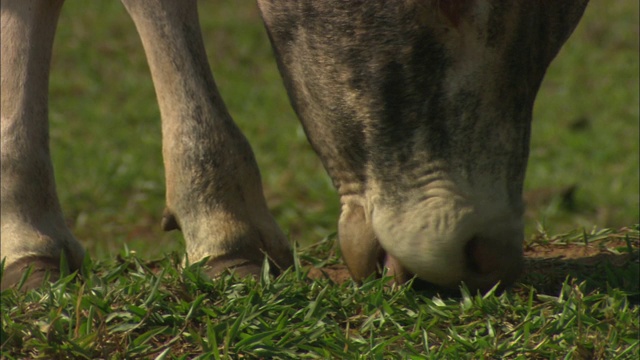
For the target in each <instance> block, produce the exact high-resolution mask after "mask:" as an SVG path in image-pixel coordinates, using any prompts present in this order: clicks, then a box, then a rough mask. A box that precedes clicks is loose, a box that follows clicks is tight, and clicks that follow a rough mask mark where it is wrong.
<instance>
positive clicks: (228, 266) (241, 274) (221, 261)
mask: <svg viewBox="0 0 640 360" xmlns="http://www.w3.org/2000/svg"><path fill="white" fill-rule="evenodd" d="M203 271H204V274H205V275H207V276H208V277H210V278H211V279H216V278H219V277H220V276H223V275H225V274H229V273H230V274H232V275H234V276H236V277H238V278H246V277H250V276H251V277H254V278H258V277H259V276H260V274H261V273H262V264H259V263H256V262H255V261H251V260H247V259H241V258H231V257H217V258H214V259H209V260H207V262H206V264H205V265H204V267H203ZM274 275H277V274H274Z"/></svg>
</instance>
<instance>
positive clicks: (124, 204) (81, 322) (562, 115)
mask: <svg viewBox="0 0 640 360" xmlns="http://www.w3.org/2000/svg"><path fill="white" fill-rule="evenodd" d="M200 5H201V9H200V15H201V18H202V28H203V32H204V36H205V42H206V44H207V51H208V54H209V58H210V61H211V64H212V68H213V71H214V75H215V76H216V81H217V83H218V86H219V88H220V89H221V92H222V95H223V97H224V99H225V101H226V103H227V105H228V107H229V110H230V112H231V114H232V115H233V116H234V119H235V120H236V122H237V123H238V125H239V126H240V127H241V128H242V130H243V131H244V132H245V134H246V136H247V137H248V138H249V140H250V142H251V144H252V146H253V148H254V151H255V153H256V157H257V160H258V163H259V165H260V168H261V171H262V176H263V182H264V186H265V191H266V196H267V201H268V203H269V205H270V207H271V209H272V211H273V213H274V215H275V216H276V218H277V220H278V222H279V224H280V225H281V226H282V227H283V229H284V230H285V232H287V233H288V234H289V237H290V239H291V241H292V242H296V243H298V244H303V245H304V247H305V250H300V251H299V253H298V264H299V266H298V267H297V268H296V269H295V270H291V271H290V272H288V273H286V274H284V275H283V276H281V277H279V278H277V279H271V278H269V277H263V278H261V279H258V280H250V279H247V280H244V281H237V280H232V279H231V278H230V277H227V278H223V279H220V280H218V281H210V280H207V279H204V278H201V277H200V276H199V275H198V272H197V269H196V268H187V269H185V270H184V271H182V270H181V268H180V266H179V265H178V263H179V261H178V259H179V258H180V256H181V255H180V254H181V251H182V247H183V244H182V238H181V235H180V234H179V233H177V232H173V233H162V232H161V231H160V227H159V222H160V217H161V211H162V209H163V207H164V199H163V196H164V179H163V169H162V160H161V150H160V149H161V142H160V121H159V112H158V108H157V105H156V101H155V94H154V91H153V86H152V83H151V78H150V75H149V72H148V68H147V65H146V61H145V59H144V54H143V52H142V48H141V46H140V42H139V40H138V38H137V35H136V34H135V30H134V27H133V24H132V23H131V21H130V20H129V19H128V17H127V16H126V13H125V11H124V9H123V8H122V6H121V5H120V4H119V3H118V2H115V1H109V2H107V1H92V2H85V1H77V0H75V1H74V0H69V1H68V2H67V4H66V5H65V8H64V9H63V13H62V18H61V24H62V26H60V28H59V30H58V34H57V37H56V44H55V49H54V59H53V73H52V78H51V86H50V92H51V95H50V105H51V106H50V118H51V143H52V156H53V158H54V164H55V168H56V179H57V183H58V189H59V194H60V199H61V202H62V206H63V209H64V211H65V215H66V218H67V220H68V223H69V225H70V226H71V228H72V230H73V231H74V233H75V234H76V235H77V237H78V238H79V239H80V240H81V242H82V243H83V244H84V246H85V247H86V248H87V251H88V254H89V255H90V258H88V259H87V264H86V266H85V273H84V275H83V281H82V282H76V281H71V277H69V278H64V279H62V280H61V281H59V282H57V283H55V284H53V285H51V286H45V287H43V288H42V289H40V290H38V291H33V292H30V293H27V294H21V293H18V292H14V291H6V292H3V293H2V304H1V310H2V333H1V334H0V335H1V338H2V340H1V344H2V355H1V356H2V358H7V359H12V358H15V359H22V358H45V359H55V358H88V359H96V358H108V359H118V358H127V359H130V358H159V359H162V358H166V359H170V358H194V357H195V356H197V355H200V356H201V357H200V358H225V357H231V358H241V357H243V358H296V359H297V358H345V359H350V358H353V359H358V358H376V359H377V358H414V359H421V358H512V359H525V358H527V359H551V358H573V359H614V358H622V359H637V358H638V357H639V356H640V354H639V352H640V350H639V346H640V345H639V315H640V314H639V310H638V309H639V307H638V305H639V303H640V301H639V289H638V281H639V276H638V273H639V271H640V269H639V264H638V245H639V241H640V240H639V238H640V235H639V228H638V226H637V225H636V224H638V223H639V222H640V221H639V218H640V210H639V208H640V205H639V201H640V195H639V189H638V188H639V184H640V180H639V176H640V175H639V162H640V160H639V152H640V149H639V145H638V143H639V141H638V139H639V137H640V134H639V124H638V118H639V88H638V86H639V85H638V82H639V81H638V80H639V66H638V38H639V36H638V35H639V34H638V31H639V26H638V25H639V20H638V14H639V4H638V2H635V1H611V2H605V1H592V3H591V4H590V5H589V8H588V9H587V13H586V14H585V17H584V19H583V21H582V23H581V24H580V25H579V27H578V29H577V30H576V32H575V34H574V35H573V36H572V38H571V39H570V40H569V42H568V44H567V45H566V46H565V48H564V49H563V50H562V51H561V53H560V54H559V56H558V58H557V59H556V60H555V61H554V63H553V64H552V66H551V68H550V69H549V71H548V75H547V78H546V80H545V82H544V84H543V86H542V89H541V91H540V95H539V97H538V100H537V102H536V107H535V112H534V119H535V120H534V123H533V133H532V147H531V157H530V161H529V169H528V176H527V181H526V184H525V187H526V194H525V197H526V200H527V202H528V204H529V208H528V211H527V214H526V220H527V224H528V225H527V226H528V227H527V235H526V244H527V247H526V249H527V250H526V254H527V256H528V260H527V267H526V271H525V274H524V276H523V277H522V278H521V279H520V281H519V283H518V284H517V285H516V286H515V287H514V288H513V289H512V290H510V291H508V292H506V293H504V294H494V293H491V292H490V293H488V294H483V295H479V294H469V293H468V292H467V291H465V290H464V289H463V290H462V292H461V294H438V293H437V292H436V291H435V290H434V289H418V288H415V287H410V286H402V287H397V288H389V287H386V286H385V282H384V281H383V280H380V279H371V280H370V281H366V282H365V283H363V284H361V285H356V284H353V283H352V282H351V281H345V276H344V267H343V266H342V265H341V262H340V260H339V257H338V254H337V253H335V250H334V249H335V247H334V246H333V236H334V235H332V234H334V233H335V229H336V219H337V216H338V211H339V207H338V199H337V196H336V194H335V191H334V190H333V188H332V186H331V183H330V181H329V179H328V177H327V176H326V174H325V172H324V170H323V169H322V166H321V165H320V162H319V160H318V159H317V158H316V156H315V155H314V154H313V152H312V151H311V149H310V147H309V145H308V143H307V141H306V139H305V137H304V134H303V132H302V129H301V127H300V125H299V124H298V122H297V120H296V118H295V115H294V114H293V112H292V110H291V108H290V106H289V104H288V100H287V98H286V94H285V92H284V89H283V87H282V85H281V80H280V78H279V75H278V73H277V69H276V66H275V63H274V61H273V59H272V55H271V49H270V47H269V44H268V41H267V39H266V36H265V34H264V30H263V29H262V24H261V22H260V20H259V17H258V14H257V11H256V8H255V4H254V3H253V2H238V1H232V0H224V1H223V0H221V1H215V2H213V1H200ZM607 229H613V230H607ZM323 239H324V240H323ZM313 244H315V245H313ZM123 249H125V250H123ZM92 259H93V260H92ZM324 274H326V275H324ZM309 275H311V278H312V279H310V278H309Z"/></svg>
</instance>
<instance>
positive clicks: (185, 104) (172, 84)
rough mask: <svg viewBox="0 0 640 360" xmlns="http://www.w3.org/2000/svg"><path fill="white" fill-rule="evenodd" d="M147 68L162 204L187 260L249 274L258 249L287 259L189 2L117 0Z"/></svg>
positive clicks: (256, 266)
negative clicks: (157, 131)
mask: <svg viewBox="0 0 640 360" xmlns="http://www.w3.org/2000/svg"><path fill="white" fill-rule="evenodd" d="M123 3H124V5H125V7H126V8H127V11H128V12H129V14H130V15H131V18H132V19H133V21H134V22H135V25H136V28H137V29H138V33H139V34H140V38H141V40H142V43H143V45H144V49H145V52H146V55H147V60H148V62H149V66H150V68H151V74H152V77H153V82H154V85H155V88H156V94H157V97H158V102H159V105H160V112H161V115H162V134H163V135H162V136H163V157H164V166H165V172H166V185H167V193H166V196H167V209H166V210H165V214H164V219H163V226H164V228H165V229H166V230H171V229H174V228H175V229H181V230H182V232H183V234H184V237H185V242H186V248H187V249H186V250H187V256H188V259H189V261H190V262H195V261H199V260H200V259H202V258H204V257H210V260H209V261H208V265H209V274H210V275H212V276H215V275H216V274H218V273H220V272H222V271H224V270H225V269H233V270H234V271H235V272H236V273H237V274H241V275H243V274H257V273H258V272H259V271H260V266H261V264H262V262H263V260H264V257H265V255H267V256H269V258H270V259H271V260H272V262H273V263H274V264H275V265H276V267H278V268H284V267H288V266H289V265H290V264H291V261H292V258H291V253H290V248H289V245H288V242H287V240H286V237H285V236H284V234H283V233H282V231H281V230H280V229H279V227H278V225H277V224H276V222H275V220H274V219H273V217H272V216H271V214H270V213H269V210H268V208H267V205H266V201H265V199H264V195H263V193H262V185H261V179H260V173H259V171H258V167H257V164H256V161H255V158H254V155H253V152H252V150H251V147H250V146H249V144H248V142H247V140H246V139H245V137H244V135H243V134H242V133H241V132H240V130H239V129H238V128H237V127H236V125H235V124H234V122H233V120H232V119H231V117H230V115H229V113H228V112H227V109H226V107H225V104H224V102H223V100H222V98H221V97H220V94H219V93H218V90H217V88H216V84H215V82H214V79H213V76H212V74H211V71H210V69H209V64H208V61H207V57H206V54H205V49H204V44H203V41H202V37H201V32H200V26H199V23H198V14H197V8H196V1H195V0H190V1H163V0H149V1H139V0H123Z"/></svg>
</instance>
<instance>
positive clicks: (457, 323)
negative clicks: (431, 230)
mask: <svg viewBox="0 0 640 360" xmlns="http://www.w3.org/2000/svg"><path fill="white" fill-rule="evenodd" d="M638 230H639V229H638V228H636V229H633V230H632V229H628V230H626V231H624V232H611V231H600V232H597V233H591V234H586V233H585V234H582V235H581V236H578V237H570V236H565V237H557V238H553V239H546V240H545V241H541V242H539V243H538V244H537V245H538V246H549V244H550V243H556V244H566V243H575V241H576V240H577V239H580V241H583V242H594V241H604V242H603V243H602V244H603V246H604V245H606V244H607V243H609V244H611V243H612V242H614V241H615V240H619V239H626V240H627V243H628V244H629V247H628V248H626V250H625V247H623V248H622V249H621V251H620V252H618V254H619V255H621V256H632V257H634V258H636V259H637V257H638V242H639V241H640V237H639V234H640V233H639V231H638ZM539 235H542V234H539ZM543 238H544V236H541V237H540V239H543ZM532 246H533V245H532ZM332 248H333V244H332V241H331V240H326V241H325V242H323V243H321V244H320V245H319V246H316V247H315V248H312V249H311V250H307V251H305V252H302V253H300V254H299V256H298V257H297V258H296V259H297V261H296V263H297V266H296V268H295V269H290V270H289V271H287V272H286V273H285V274H284V275H282V276H280V277H279V278H276V279H273V278H270V277H269V275H267V274H268V270H265V275H263V276H262V277H261V278H260V279H258V280H256V279H245V280H242V281H240V280H237V279H234V278H232V277H231V276H225V277H222V278H220V279H217V280H215V281H212V280H210V279H209V278H206V277H204V276H202V275H200V273H199V272H198V268H197V265H193V266H191V267H187V268H185V269H181V267H180V265H179V264H180V256H178V255H177V254H174V255H172V256H167V257H165V258H163V259H162V260H160V261H155V262H149V261H146V260H141V259H140V258H139V257H138V256H136V255H133V254H132V253H131V252H129V251H126V250H125V251H123V252H122V254H121V256H119V257H118V258H117V259H115V260H111V261H97V262H95V263H91V262H90V261H87V263H86V264H85V269H84V274H85V275H84V276H83V277H82V279H83V281H82V282H79V281H73V276H69V277H67V278H63V279H61V280H60V281H58V282H57V283H55V284H52V285H46V286H44V287H43V288H41V289H39V290H36V291H32V292H28V293H26V294H25V293H21V292H18V291H15V290H9V291H5V292H3V293H2V325H3V326H2V329H3V330H2V331H3V332H2V339H3V340H2V345H3V349H2V351H3V352H2V355H3V358H6V359H22V358H43V359H68V358H74V359H76V358H77V359H97V358H101V359H125V358H126V359H134V358H143V359H153V358H156V359H195V358H199V359H213V358H234V359H237V358H263V359H307V358H325V359H329V358H331V359H389V358H403V359H425V358H434V359H441V358H447V359H556V358H566V359H637V358H638V355H639V350H640V349H639V346H640V345H639V344H640V343H639V339H638V336H639V324H638V317H639V316H640V312H639V309H640V308H639V307H638V300H639V298H638V295H639V294H640V292H639V291H638V286H639V285H638V281H637V280H638V269H639V268H638V263H637V261H636V262H633V261H631V262H628V261H627V262H626V263H625V265H624V266H616V265H614V264H613V263H608V262H601V263H599V264H598V265H596V266H591V267H589V269H588V271H585V269H578V268H576V267H575V266H573V267H572V266H570V264H569V262H566V263H565V265H566V266H568V267H570V268H572V270H571V271H568V272H567V273H568V274H570V275H569V276H567V275H564V276H567V277H566V279H564V278H557V279H555V280H549V278H547V277H544V276H540V274H539V273H538V274H537V275H536V272H535V271H532V272H530V273H529V274H527V275H526V276H525V277H524V278H523V279H522V282H521V283H519V284H517V285H516V286H515V287H514V288H513V289H511V290H510V291H508V292H505V293H502V294H497V293H495V292H494V291H490V292H488V293H486V294H472V293H469V291H468V290H466V288H464V287H463V288H462V290H461V292H460V294H458V295H454V296H451V295H450V294H446V296H444V297H443V296H440V295H439V294H438V293H437V292H436V291H435V290H434V289H422V290H420V289H418V288H416V287H411V286H400V287H389V286H388V285H387V283H386V281H385V280H384V279H369V280H367V281H365V282H364V283H363V284H361V285H357V284H355V283H353V282H351V281H347V282H345V283H343V284H336V283H333V282H332V281H331V280H329V279H318V280H309V279H308V278H307V276H306V274H307V272H308V266H312V265H311V264H317V265H326V264H327V263H336V262H338V259H337V257H336V254H334V255H332V256H330V257H329V258H327V253H330V252H331V251H330V250H331V249H332ZM627 250H628V251H631V253H628V252H626V251H627ZM612 251H614V253H615V250H613V249H612ZM301 264H304V265H305V266H304V267H303V266H301ZM528 267H529V268H530V269H534V268H535V267H534V266H533V264H531V263H530V264H528ZM576 270H579V271H577V272H576ZM563 279H564V281H563ZM621 279H631V280H632V281H630V282H628V283H626V284H624V283H623V282H622V281H621ZM633 279H635V280H633ZM611 284H619V285H618V286H615V287H614V286H613V285H611ZM549 285H553V286H555V287H557V289H555V290H550V288H549Z"/></svg>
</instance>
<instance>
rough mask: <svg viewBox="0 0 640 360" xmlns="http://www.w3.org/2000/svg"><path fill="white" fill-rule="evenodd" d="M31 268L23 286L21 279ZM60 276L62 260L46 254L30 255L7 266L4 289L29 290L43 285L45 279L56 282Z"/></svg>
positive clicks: (2, 286) (3, 283) (4, 275)
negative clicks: (45, 255)
mask: <svg viewBox="0 0 640 360" xmlns="http://www.w3.org/2000/svg"><path fill="white" fill-rule="evenodd" d="M29 268H31V273H30V274H29V277H28V278H27V279H26V280H25V281H24V283H23V284H22V286H20V287H18V286H19V285H20V281H21V280H22V277H23V276H24V274H25V273H26V272H27V271H29ZM59 278H60V260H59V259H54V258H50V257H44V256H28V257H24V258H22V259H19V260H17V261H15V262H13V263H12V264H10V265H9V266H7V267H6V268H5V269H4V271H3V273H2V284H1V286H0V288H1V289H2V291H4V290H6V289H10V288H17V289H18V290H21V291H29V290H33V289H37V288H39V287H41V286H42V284H43V283H44V282H45V281H47V280H48V281H49V282H55V281H57V280H58V279H59Z"/></svg>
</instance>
